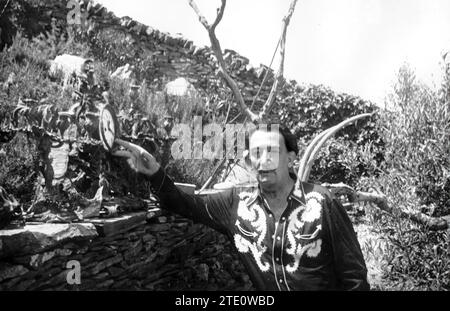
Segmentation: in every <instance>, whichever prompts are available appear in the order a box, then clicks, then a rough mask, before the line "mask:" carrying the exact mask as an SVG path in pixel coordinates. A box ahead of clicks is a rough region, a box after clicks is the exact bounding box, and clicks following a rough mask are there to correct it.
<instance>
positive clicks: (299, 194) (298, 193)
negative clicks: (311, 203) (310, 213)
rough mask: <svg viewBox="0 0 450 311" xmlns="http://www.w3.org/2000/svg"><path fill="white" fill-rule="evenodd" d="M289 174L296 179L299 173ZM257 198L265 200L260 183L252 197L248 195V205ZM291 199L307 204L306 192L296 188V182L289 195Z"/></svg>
mask: <svg viewBox="0 0 450 311" xmlns="http://www.w3.org/2000/svg"><path fill="white" fill-rule="evenodd" d="M289 176H290V177H291V178H292V179H293V180H294V181H296V180H297V175H296V174H295V173H292V172H291V173H289ZM257 199H260V200H261V201H263V200H264V199H263V197H262V194H261V188H260V186H259V184H258V187H257V188H256V189H255V190H254V191H253V193H252V194H251V195H250V197H248V199H247V202H246V204H247V206H250V205H252V204H253V203H254V202H255V201H256V200H257ZM289 199H294V200H296V201H297V202H298V203H301V204H305V199H304V194H303V190H301V189H295V184H294V188H292V190H291V193H290V194H289V196H288V200H289Z"/></svg>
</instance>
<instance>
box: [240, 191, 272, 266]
mask: <svg viewBox="0 0 450 311" xmlns="http://www.w3.org/2000/svg"><path fill="white" fill-rule="evenodd" d="M237 214H238V217H240V218H241V219H243V220H245V221H249V222H250V223H251V225H252V227H253V229H254V230H255V231H254V232H248V231H247V230H245V231H244V230H243V228H242V227H241V224H240V221H239V220H237V221H236V226H237V227H238V229H239V231H240V232H241V233H243V234H244V235H246V236H250V235H252V237H253V238H254V239H255V240H252V241H249V240H247V239H245V238H244V237H243V236H242V235H239V234H236V235H235V236H234V243H235V245H236V247H237V249H238V251H239V252H241V253H248V252H249V251H251V253H252V255H253V257H254V259H255V261H256V263H257V264H258V267H259V268H260V269H261V271H263V272H266V271H268V270H269V268H270V264H269V263H263V262H262V261H261V258H262V255H263V254H264V253H265V252H266V250H267V246H264V245H263V241H264V238H265V237H266V234H267V219H266V214H265V213H264V210H263V208H262V207H261V206H260V205H259V204H257V203H255V204H252V205H250V206H247V203H246V202H245V201H243V200H241V201H240V202H239V206H238V211H237Z"/></svg>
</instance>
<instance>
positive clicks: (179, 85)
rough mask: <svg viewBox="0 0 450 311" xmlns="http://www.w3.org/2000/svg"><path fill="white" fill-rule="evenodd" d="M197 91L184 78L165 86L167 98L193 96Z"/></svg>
mask: <svg viewBox="0 0 450 311" xmlns="http://www.w3.org/2000/svg"><path fill="white" fill-rule="evenodd" d="M196 92H197V90H196V89H195V87H194V86H193V85H192V84H191V83H190V82H189V81H187V80H186V79H185V78H178V79H175V80H173V81H171V82H169V83H167V84H166V87H165V93H166V94H167V95H169V96H179V97H182V96H186V95H189V94H195V93H196Z"/></svg>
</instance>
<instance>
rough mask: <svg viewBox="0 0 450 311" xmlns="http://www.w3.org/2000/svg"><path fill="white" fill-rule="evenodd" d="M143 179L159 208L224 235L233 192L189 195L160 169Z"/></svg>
mask: <svg viewBox="0 0 450 311" xmlns="http://www.w3.org/2000/svg"><path fill="white" fill-rule="evenodd" d="M145 178H146V180H148V181H149V182H150V184H151V190H152V192H153V193H155V194H156V195H157V196H158V197H159V199H160V202H161V208H163V209H166V210H168V211H170V212H173V213H175V214H178V215H181V216H183V217H186V218H189V219H192V220H193V221H195V222H199V223H202V224H205V225H207V226H209V227H211V228H213V229H216V230H217V231H219V232H222V233H226V228H227V227H228V225H229V224H230V223H231V217H232V216H231V209H232V206H233V201H234V193H235V192H234V190H229V191H222V192H218V193H215V194H208V195H205V196H200V195H189V194H187V193H185V192H183V191H182V190H180V189H178V188H177V187H176V186H175V185H174V183H173V181H172V180H171V179H170V178H169V176H167V175H166V174H165V172H164V171H163V169H162V168H160V169H159V170H158V172H157V173H155V174H154V175H152V176H151V177H148V176H147V177H145Z"/></svg>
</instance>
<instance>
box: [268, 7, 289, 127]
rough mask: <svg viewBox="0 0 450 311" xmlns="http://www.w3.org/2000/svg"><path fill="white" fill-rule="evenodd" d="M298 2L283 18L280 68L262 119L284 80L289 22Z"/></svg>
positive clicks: (269, 108) (270, 107)
mask: <svg viewBox="0 0 450 311" xmlns="http://www.w3.org/2000/svg"><path fill="white" fill-rule="evenodd" d="M296 4H297V0H293V1H292V3H291V6H290V8H289V11H288V14H287V15H286V16H285V17H284V19H283V29H282V35H281V49H280V58H281V60H280V68H279V69H278V72H277V75H276V77H275V81H274V83H273V85H272V89H271V90H270V94H269V98H268V99H267V101H266V103H265V104H264V106H263V108H262V110H261V113H260V114H259V118H260V119H261V120H262V119H264V118H266V117H267V115H268V114H269V113H270V110H271V109H272V106H273V103H274V101H275V98H276V96H277V92H278V88H279V85H280V84H281V83H282V82H283V73H284V58H285V52H286V33H287V28H288V26H289V23H290V21H291V17H292V14H294V10H295V5H296Z"/></svg>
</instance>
